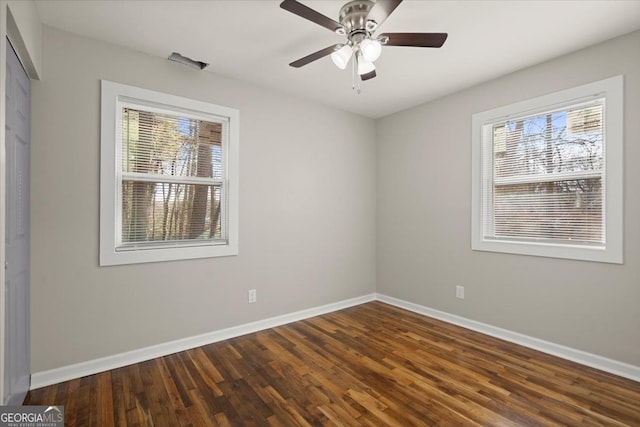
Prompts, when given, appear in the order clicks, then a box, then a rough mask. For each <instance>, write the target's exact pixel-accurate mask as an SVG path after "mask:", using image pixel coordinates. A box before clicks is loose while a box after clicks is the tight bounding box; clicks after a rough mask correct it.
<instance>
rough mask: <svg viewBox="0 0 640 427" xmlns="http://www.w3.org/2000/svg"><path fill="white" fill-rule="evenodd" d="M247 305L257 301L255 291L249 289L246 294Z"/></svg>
mask: <svg viewBox="0 0 640 427" xmlns="http://www.w3.org/2000/svg"><path fill="white" fill-rule="evenodd" d="M248 299H249V304H253V303H254V302H256V301H257V300H258V292H257V291H256V290H255V289H249V292H248Z"/></svg>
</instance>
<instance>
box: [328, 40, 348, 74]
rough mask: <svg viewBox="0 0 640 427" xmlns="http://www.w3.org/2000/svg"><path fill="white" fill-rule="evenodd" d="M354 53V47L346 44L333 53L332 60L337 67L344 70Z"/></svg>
mask: <svg viewBox="0 0 640 427" xmlns="http://www.w3.org/2000/svg"><path fill="white" fill-rule="evenodd" d="M352 54H353V48H352V47H351V46H349V45H348V44H345V45H344V46H342V47H341V48H340V49H338V50H336V51H335V52H333V53H332V54H331V60H332V61H333V63H334V64H336V67H338V68H340V69H341V70H344V69H345V68H347V63H349V59H351V55H352Z"/></svg>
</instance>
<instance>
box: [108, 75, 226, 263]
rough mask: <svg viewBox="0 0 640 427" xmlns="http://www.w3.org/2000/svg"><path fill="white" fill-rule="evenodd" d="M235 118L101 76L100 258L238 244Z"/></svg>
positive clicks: (203, 251)
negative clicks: (102, 78) (106, 79)
mask: <svg viewBox="0 0 640 427" xmlns="http://www.w3.org/2000/svg"><path fill="white" fill-rule="evenodd" d="M238 118H239V113H238V111H237V110H233V109H231V108H226V107H221V106H218V105H213V104H208V103H204V102H200V101H194V100H190V99H186V98H181V97H177V96H173V95H168V94H163V93H159V92H154V91H150V90H145V89H140V88H136V87H132V86H126V85H121V84H118V83H113V82H109V81H105V80H103V81H102V124H101V126H102V136H101V138H102V140H101V160H100V163H101V172H100V265H115V264H131V263H141V262H154V261H169V260H178V259H191V258H205V257H216V256H226V255H236V254H237V253H238Z"/></svg>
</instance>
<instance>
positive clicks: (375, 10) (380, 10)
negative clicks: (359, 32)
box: [367, 0, 402, 28]
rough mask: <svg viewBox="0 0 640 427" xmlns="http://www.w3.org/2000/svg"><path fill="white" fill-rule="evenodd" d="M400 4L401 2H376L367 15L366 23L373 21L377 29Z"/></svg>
mask: <svg viewBox="0 0 640 427" xmlns="http://www.w3.org/2000/svg"><path fill="white" fill-rule="evenodd" d="M400 3H402V0H376V3H375V4H374V5H373V7H372V8H371V10H370V11H369V15H367V21H375V22H376V24H377V25H376V28H377V27H379V26H380V25H382V23H383V22H384V21H386V20H387V18H388V17H389V15H391V12H393V11H394V10H395V9H396V7H398V5H399V4H400Z"/></svg>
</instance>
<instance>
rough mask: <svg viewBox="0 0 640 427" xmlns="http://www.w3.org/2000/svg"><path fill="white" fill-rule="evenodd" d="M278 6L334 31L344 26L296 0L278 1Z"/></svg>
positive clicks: (342, 28)
mask: <svg viewBox="0 0 640 427" xmlns="http://www.w3.org/2000/svg"><path fill="white" fill-rule="evenodd" d="M280 7H281V8H283V9H284V10H287V11H289V12H291V13H293V14H295V15H298V16H300V17H301V18H304V19H308V20H309V21H311V22H315V23H316V24H318V25H320V26H322V27H325V28H328V29H329V30H331V31H333V32H336V31H338V30H342V31H344V27H343V26H342V25H341V24H340V23H339V22H336V21H334V20H333V19H331V18H329V17H327V16H325V15H323V14H321V13H320V12H316V11H315V10H313V9H311V8H310V7H308V6H305V5H304V4H302V3H300V2H298V1H296V0H284V1H283V2H282V3H280Z"/></svg>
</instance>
